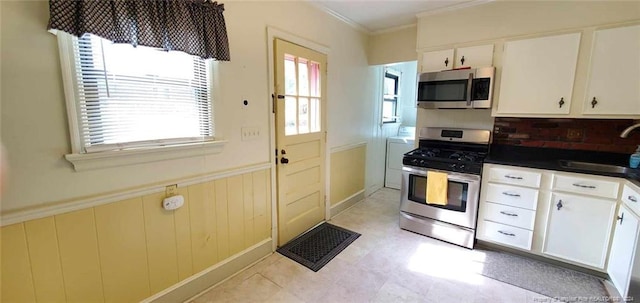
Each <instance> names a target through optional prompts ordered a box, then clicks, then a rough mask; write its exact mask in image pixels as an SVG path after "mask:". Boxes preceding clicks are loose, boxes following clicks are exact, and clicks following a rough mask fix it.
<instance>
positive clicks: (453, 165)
mask: <svg viewBox="0 0 640 303" xmlns="http://www.w3.org/2000/svg"><path fill="white" fill-rule="evenodd" d="M456 166H457V165H456V164H455V163H454V164H450V165H449V167H450V168H451V169H456Z"/></svg>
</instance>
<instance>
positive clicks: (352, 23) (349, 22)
mask: <svg viewBox="0 0 640 303" xmlns="http://www.w3.org/2000/svg"><path fill="white" fill-rule="evenodd" d="M307 3H310V4H311V5H312V6H313V7H315V8H317V9H319V10H321V11H323V12H325V13H327V14H329V15H330V16H332V17H334V18H336V19H338V20H340V21H342V22H344V23H346V24H347V25H349V26H351V27H353V28H354V29H356V30H358V31H359V32H362V33H365V34H367V35H371V34H372V32H371V31H370V30H369V29H367V28H366V27H364V26H362V25H360V24H359V23H356V22H355V21H353V20H351V19H349V18H347V17H345V16H343V15H341V14H339V13H337V12H336V11H334V10H332V9H330V8H327V7H324V6H322V5H320V4H318V3H316V2H315V1H307Z"/></svg>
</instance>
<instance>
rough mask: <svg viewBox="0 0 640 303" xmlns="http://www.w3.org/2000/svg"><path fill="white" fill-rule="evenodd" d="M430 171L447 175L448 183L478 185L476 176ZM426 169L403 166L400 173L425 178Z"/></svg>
mask: <svg viewBox="0 0 640 303" xmlns="http://www.w3.org/2000/svg"><path fill="white" fill-rule="evenodd" d="M430 170H431V171H437V172H441V173H446V174H447V180H449V181H456V182H463V183H478V184H479V183H480V176H478V175H472V174H461V173H455V172H449V171H444V170H435V169H430ZM427 171H429V170H427V169H418V168H413V167H406V166H403V167H402V172H403V173H408V174H412V175H418V176H422V177H426V176H427Z"/></svg>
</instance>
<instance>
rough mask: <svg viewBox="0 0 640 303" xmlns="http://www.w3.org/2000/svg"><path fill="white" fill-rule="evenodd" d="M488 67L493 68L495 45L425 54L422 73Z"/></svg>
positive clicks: (423, 55)
mask: <svg viewBox="0 0 640 303" xmlns="http://www.w3.org/2000/svg"><path fill="white" fill-rule="evenodd" d="M487 66H493V44H487V45H478V46H470V47H461V48H456V49H445V50H441V51H433V52H425V53H423V54H422V65H421V66H420V68H421V69H420V71H421V72H423V73H426V72H439V71H443V70H449V69H454V68H465V67H487Z"/></svg>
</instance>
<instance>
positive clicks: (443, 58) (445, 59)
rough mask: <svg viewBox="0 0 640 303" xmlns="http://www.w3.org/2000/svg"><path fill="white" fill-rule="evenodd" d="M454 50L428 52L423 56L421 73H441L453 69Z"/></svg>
mask: <svg viewBox="0 0 640 303" xmlns="http://www.w3.org/2000/svg"><path fill="white" fill-rule="evenodd" d="M453 61H454V58H453V49H446V50H441V51H434V52H426V53H423V54H422V66H421V71H422V72H423V73H425V72H439V71H442V70H447V69H452V68H453Z"/></svg>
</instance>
